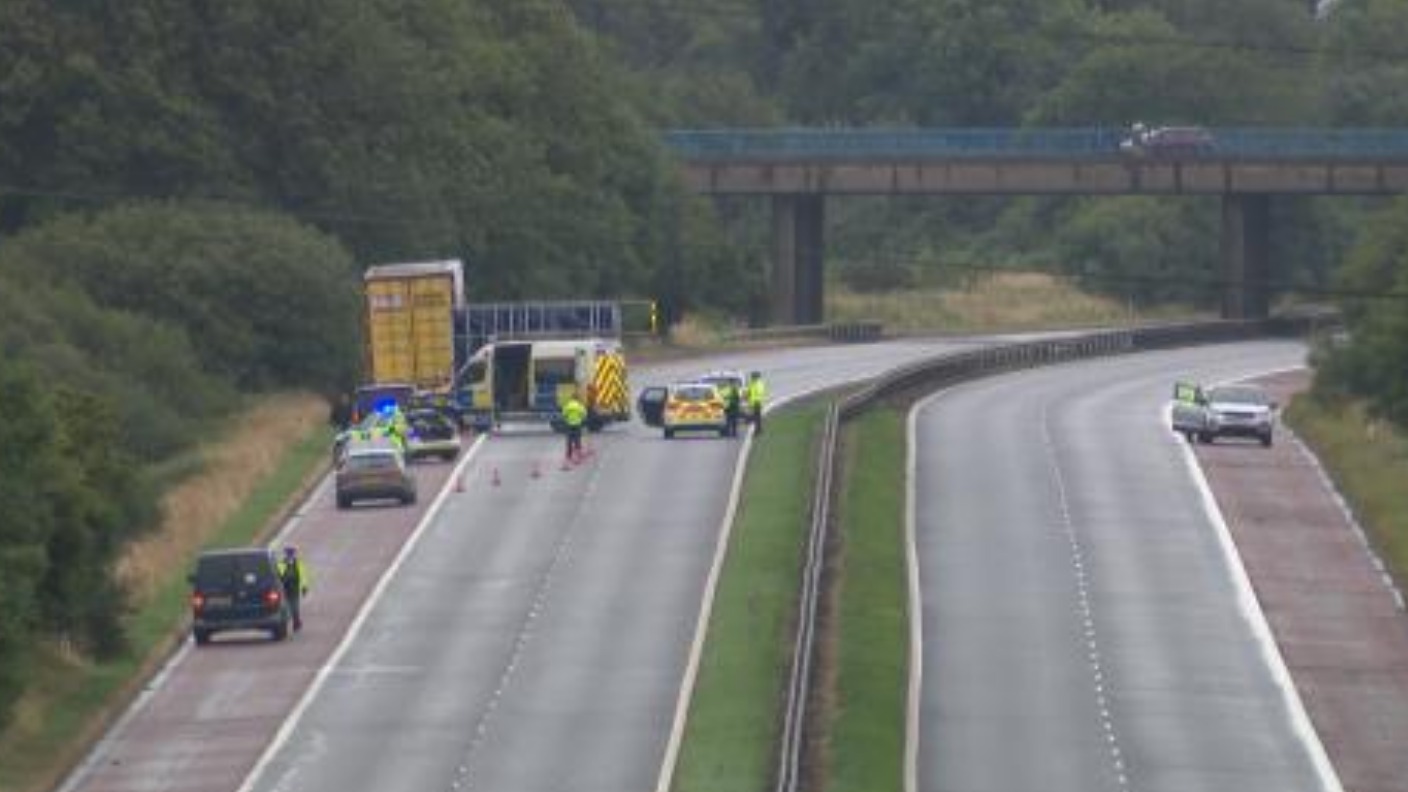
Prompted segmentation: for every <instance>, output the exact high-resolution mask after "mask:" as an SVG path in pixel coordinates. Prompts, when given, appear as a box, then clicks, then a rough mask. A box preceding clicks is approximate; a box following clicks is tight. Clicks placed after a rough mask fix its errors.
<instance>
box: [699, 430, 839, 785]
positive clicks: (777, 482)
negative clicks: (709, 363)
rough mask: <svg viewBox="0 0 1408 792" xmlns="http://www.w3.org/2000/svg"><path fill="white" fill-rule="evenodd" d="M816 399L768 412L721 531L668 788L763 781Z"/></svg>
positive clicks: (773, 746) (800, 542)
mask: <svg viewBox="0 0 1408 792" xmlns="http://www.w3.org/2000/svg"><path fill="white" fill-rule="evenodd" d="M824 417H825V408H824V407H823V406H821V405H803V406H799V407H796V408H789V409H786V410H782V411H780V412H779V413H777V414H776V416H772V415H770V416H769V417H768V424H767V433H766V434H764V435H763V436H762V437H760V438H757V442H756V443H755V444H754V446H753V453H752V459H751V460H750V461H749V463H748V475H747V479H746V482H745V485H744V488H743V493H742V500H741V502H740V505H739V512H738V515H737V518H736V520H735V523H734V527H733V534H732V536H731V538H730V544H729V549H728V557H727V559H726V560H725V563H724V568H723V571H722V573H721V576H720V579H719V583H718V589H717V591H716V593H715V599H714V610H713V613H712V614H711V616H710V619H709V627H708V636H707V641H706V643H705V646H704V652H703V656H702V657H701V658H700V668H699V676H698V679H697V682H696V685H695V689H694V697H693V701H692V703H691V706H690V713H689V723H688V727H687V729H686V731H685V739H684V743H683V745H682V746H681V753H680V758H679V763H678V766H677V769H676V772H675V777H674V789H675V790H677V792H760V791H761V790H763V789H767V788H769V782H770V781H771V779H772V778H773V775H774V771H775V763H776V754H777V740H778V729H779V724H780V719H779V713H780V712H781V708H782V706H783V703H784V696H785V695H786V681H787V671H788V666H789V665H790V661H791V652H792V626H793V623H794V620H795V614H796V609H797V596H798V592H799V590H800V581H801V567H802V559H803V554H804V552H805V547H806V538H807V515H808V510H809V504H810V501H811V492H812V476H813V470H814V468H815V466H816V463H815V457H816V442H817V436H818V432H819V429H820V426H821V421H822V420H823V419H824Z"/></svg>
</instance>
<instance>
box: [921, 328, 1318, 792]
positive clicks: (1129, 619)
mask: <svg viewBox="0 0 1408 792" xmlns="http://www.w3.org/2000/svg"><path fill="white" fill-rule="evenodd" d="M1303 358H1304V348H1303V347H1302V346H1300V345H1297V344H1293V343H1283V342H1259V343H1247V344H1237V345H1226V346H1214V347H1202V348H1196V349H1189V350H1179V351H1173V352H1160V353H1150V354H1143V355H1136V356H1130V357H1126V358H1114V359H1107V360H1101V361H1094V362H1088V363H1077V364H1070V365H1064V366H1058V367H1052V368H1047V369H1039V370H1034V371H1028V372H1022V373H1017V374H1013V375H1008V376H1003V377H998V378H993V379H989V380H983V381H979V382H974V383H969V384H966V385H963V386H960V387H958V388H955V389H952V390H950V391H948V392H946V393H944V394H942V395H940V396H938V397H936V398H934V399H932V400H930V401H928V402H927V403H926V404H925V406H924V407H923V408H922V409H921V410H919V411H918V412H917V414H916V419H915V423H916V433H917V451H916V460H915V479H914V482H913V484H912V486H915V487H916V504H915V514H914V526H915V535H916V547H915V550H916V558H917V563H918V567H919V579H920V586H921V589H920V590H921V594H920V596H921V607H922V617H921V618H922V629H923V636H924V645H923V657H922V674H923V676H922V686H921V689H920V693H919V750H918V752H917V754H918V766H917V776H918V787H919V788H920V789H923V790H949V791H953V792H986V791H987V790H992V791H993V792H998V791H999V790H1001V791H1002V792H1020V791H1022V790H1042V791H1043V792H1046V791H1051V792H1061V791H1062V790H1070V791H1071V792H1077V791H1078V792H1096V791H1098V790H1114V791H1116V792H1123V791H1124V790H1140V791H1141V792H1143V791H1144V790H1151V791H1157V790H1169V791H1170V792H1172V791H1173V790H1178V792H1188V791H1190V790H1228V789H1237V790H1248V791H1252V792H1255V791H1256V790H1266V792H1292V791H1293V790H1312V789H1318V788H1319V779H1318V776H1317V774H1316V770H1315V767H1314V765H1313V762H1312V759H1311V756H1310V752H1309V750H1308V747H1307V745H1306V743H1305V741H1304V740H1303V739H1302V736H1301V734H1300V733H1299V732H1298V731H1297V728H1296V722H1295V712H1294V711H1293V709H1292V708H1291V707H1290V706H1288V703H1287V699H1286V691H1285V689H1284V688H1282V687H1281V686H1279V684H1278V682H1277V679H1276V676H1275V674H1274V673H1273V668H1274V667H1273V665H1272V664H1271V662H1270V661H1269V660H1268V658H1267V651H1266V646H1265V645H1264V644H1262V643H1259V641H1258V637H1257V634H1256V630H1255V629H1254V619H1253V618H1252V617H1251V615H1249V614H1248V613H1247V612H1246V611H1244V610H1243V605H1242V602H1243V600H1242V598H1241V596H1240V594H1239V590H1238V587H1237V583H1236V577H1235V575H1234V571H1233V568H1232V567H1231V566H1230V565H1229V561H1228V556H1227V554H1226V552H1225V550H1224V545H1223V544H1222V542H1221V540H1220V538H1219V535H1218V532H1217V530H1216V527H1215V526H1214V525H1213V524H1212V523H1211V522H1210V520H1209V519H1208V517H1207V514H1206V512H1205V510H1204V508H1203V505H1202V501H1201V499H1200V496H1199V493H1198V490H1197V489H1196V487H1195V485H1194V482H1193V480H1192V478H1191V476H1190V473H1189V471H1188V468H1187V464H1186V462H1185V461H1184V457H1183V454H1184V452H1183V450H1182V449H1180V448H1179V443H1180V442H1181V440H1179V439H1178V438H1177V437H1175V436H1174V435H1172V434H1171V433H1170V432H1169V431H1168V429H1167V427H1166V425H1165V422H1164V414H1163V411H1162V408H1163V405H1164V404H1165V403H1166V402H1167V400H1168V397H1169V395H1170V392H1171V388H1172V384H1173V381H1174V380H1175V379H1179V378H1185V377H1186V378H1193V379H1197V380H1200V381H1217V380H1224V379H1231V378H1242V377H1245V376H1248V375H1252V374H1256V373H1261V372H1264V371H1267V370H1270V369H1276V368H1282V367H1287V366H1292V365H1297V364H1299V363H1301V362H1302V361H1303ZM1248 449H1249V450H1252V451H1254V450H1255V449H1252V447H1250V446H1248ZM1234 561H1235V559H1234ZM1235 563H1240V562H1239V561H1235Z"/></svg>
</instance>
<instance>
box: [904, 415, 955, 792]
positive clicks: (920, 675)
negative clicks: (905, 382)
mask: <svg viewBox="0 0 1408 792" xmlns="http://www.w3.org/2000/svg"><path fill="white" fill-rule="evenodd" d="M948 391H949V389H948V388H944V389H943V390H940V391H936V392H934V393H932V394H930V395H929V396H926V397H924V398H923V399H920V400H919V401H917V402H915V403H914V406H913V407H910V408H909V415H908V416H906V419H905V424H906V426H905V435H906V442H907V443H908V445H909V447H908V448H907V449H905V474H904V475H905V483H904V489H905V493H904V510H905V514H904V540H905V541H904V544H905V547H904V557H905V566H906V567H907V573H908V576H909V608H908V615H909V690H908V695H907V700H906V704H905V719H904V722H905V739H904V789H905V792H918V789H919V706H920V696H919V694H920V689H921V688H922V687H923V685H924V618H923V612H924V599H923V589H922V588H921V586H920V580H919V546H918V545H919V540H918V536H917V526H916V524H917V522H918V520H917V517H916V516H915V512H916V510H917V509H918V498H917V497H916V490H917V489H918V488H917V487H916V486H915V483H916V482H917V481H919V441H918V437H919V428H918V427H919V413H920V412H922V411H923V410H925V409H926V408H928V406H929V404H930V403H931V402H934V401H937V400H938V399H939V397H941V396H943V395H944V394H945V393H947V392H948Z"/></svg>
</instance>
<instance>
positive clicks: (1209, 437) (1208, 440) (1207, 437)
mask: <svg viewBox="0 0 1408 792" xmlns="http://www.w3.org/2000/svg"><path fill="white" fill-rule="evenodd" d="M1216 437H1217V436H1216V435H1213V434H1211V433H1209V432H1203V433H1202V434H1200V435H1198V439H1199V440H1201V441H1203V444H1204V445H1212V441H1213V440H1215V439H1216Z"/></svg>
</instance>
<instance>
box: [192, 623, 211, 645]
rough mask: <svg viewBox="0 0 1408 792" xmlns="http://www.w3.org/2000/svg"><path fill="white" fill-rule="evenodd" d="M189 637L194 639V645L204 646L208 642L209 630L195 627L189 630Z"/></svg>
mask: <svg viewBox="0 0 1408 792" xmlns="http://www.w3.org/2000/svg"><path fill="white" fill-rule="evenodd" d="M191 637H193V638H195V639H196V646H205V645H206V644H208V643H210V631H209V630H202V629H201V628H199V627H197V628H195V629H193V630H191Z"/></svg>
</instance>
